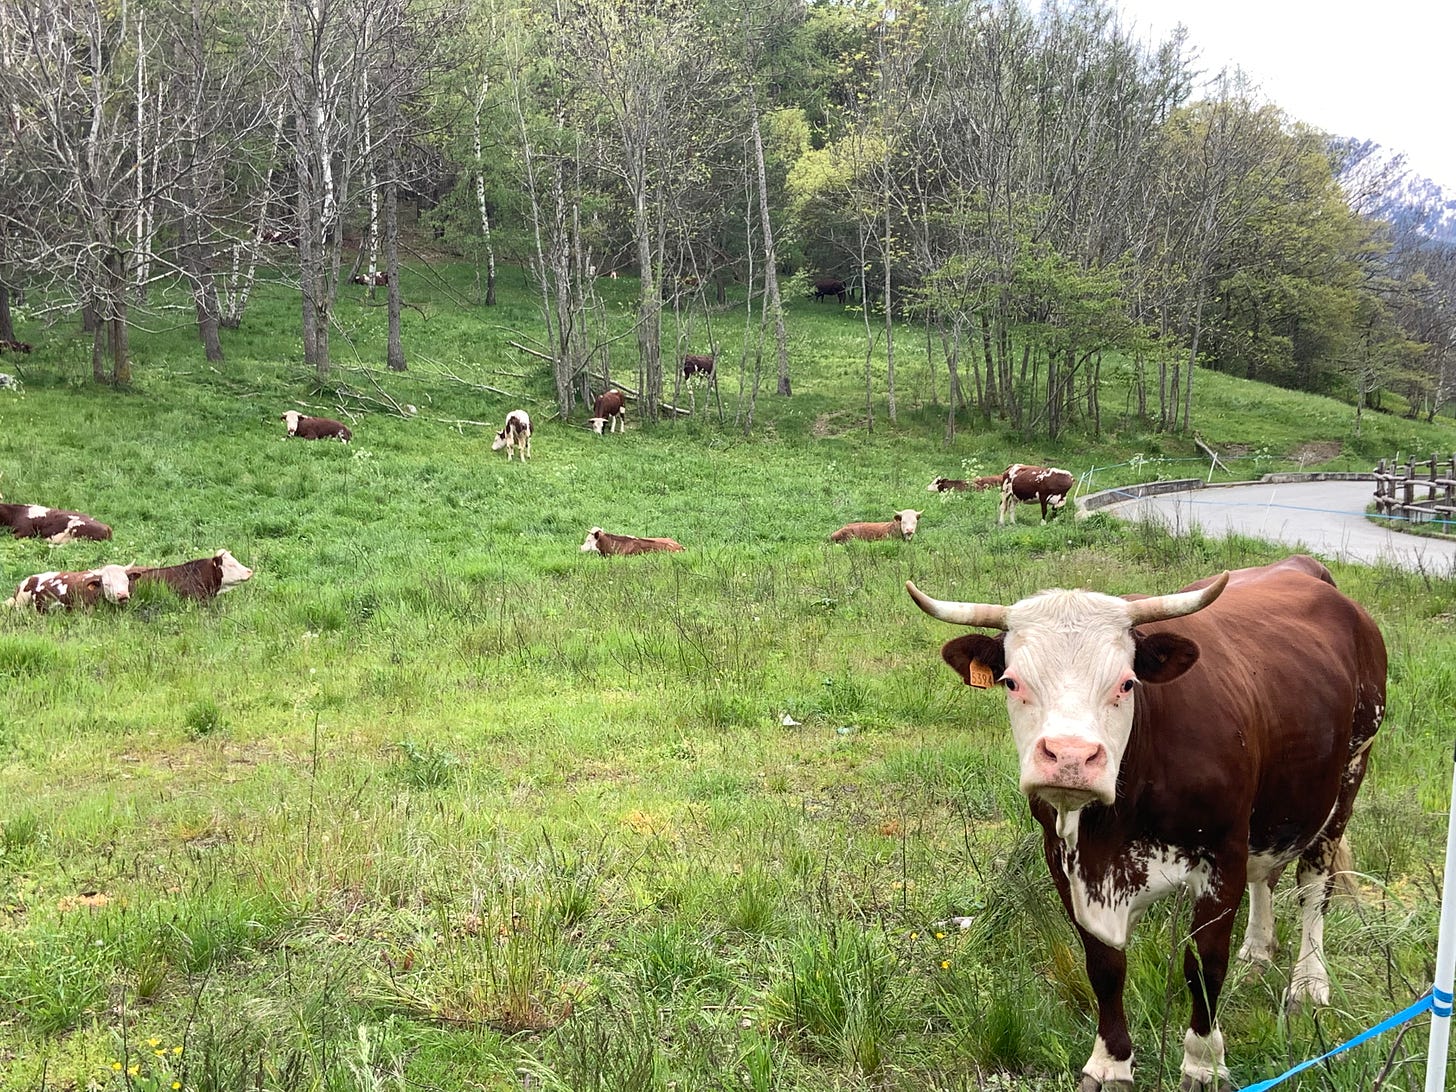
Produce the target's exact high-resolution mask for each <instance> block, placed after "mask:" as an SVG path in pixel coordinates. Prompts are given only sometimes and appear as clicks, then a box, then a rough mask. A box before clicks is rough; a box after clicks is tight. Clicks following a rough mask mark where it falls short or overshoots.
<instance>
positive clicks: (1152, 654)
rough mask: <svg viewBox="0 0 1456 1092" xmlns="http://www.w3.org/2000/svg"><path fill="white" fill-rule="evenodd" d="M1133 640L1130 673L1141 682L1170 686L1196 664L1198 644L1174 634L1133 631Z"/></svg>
mask: <svg viewBox="0 0 1456 1092" xmlns="http://www.w3.org/2000/svg"><path fill="white" fill-rule="evenodd" d="M1132 639H1133V648H1134V652H1133V656H1132V670H1133V673H1134V674H1135V675H1137V677H1138V679H1139V680H1141V681H1142V682H1145V683H1165V682H1172V681H1173V680H1174V679H1176V678H1177V677H1178V676H1179V675H1181V674H1183V672H1185V671H1187V670H1188V669H1189V668H1190V667H1192V666H1193V665H1194V664H1196V663H1197V662H1198V643H1197V642H1196V641H1191V640H1189V639H1188V638H1187V637H1179V636H1178V635H1177V634H1176V633H1141V632H1139V631H1138V630H1133V631H1132Z"/></svg>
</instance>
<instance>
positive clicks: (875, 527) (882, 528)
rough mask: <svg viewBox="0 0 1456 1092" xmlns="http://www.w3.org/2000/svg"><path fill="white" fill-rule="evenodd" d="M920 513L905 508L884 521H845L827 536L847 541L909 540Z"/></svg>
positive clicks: (831, 538)
mask: <svg viewBox="0 0 1456 1092" xmlns="http://www.w3.org/2000/svg"><path fill="white" fill-rule="evenodd" d="M920 516H921V513H919V512H917V511H915V509H913V508H905V509H902V510H901V511H899V512H896V513H895V518H894V519H891V520H886V521H885V522H884V523H846V524H845V525H844V526H843V527H841V528H840V529H839V530H837V531H835V532H834V534H832V535H830V536H829V541H830V542H848V541H849V540H850V539H852V538H857V539H862V540H864V541H866V542H875V541H878V540H879V539H882V538H902V539H904V540H905V541H906V542H909V541H910V540H911V539H912V538H914V537H915V528H916V526H917V525H918V523H919V520H920Z"/></svg>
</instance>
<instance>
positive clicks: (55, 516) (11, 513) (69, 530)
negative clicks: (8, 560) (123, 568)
mask: <svg viewBox="0 0 1456 1092" xmlns="http://www.w3.org/2000/svg"><path fill="white" fill-rule="evenodd" d="M0 527H8V528H9V529H10V533H11V534H12V535H14V536H15V537H16V538H43V539H45V540H46V541H47V542H50V543H53V544H54V545H57V546H60V545H62V544H63V543H66V542H71V541H73V540H74V539H78V538H89V539H91V540H92V541H94V542H103V541H105V540H106V539H108V538H110V537H111V528H110V527H108V526H106V524H104V523H102V522H101V521H100V520H99V519H93V518H92V517H91V516H88V515H86V513H84V512H68V511H65V510H64V509H61V508H47V507H46V506H45V505H43V504H0Z"/></svg>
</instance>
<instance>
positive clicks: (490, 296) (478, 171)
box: [473, 72, 495, 307]
mask: <svg viewBox="0 0 1456 1092" xmlns="http://www.w3.org/2000/svg"><path fill="white" fill-rule="evenodd" d="M489 92H490V73H489V72H487V73H485V74H484V75H483V76H481V78H480V97H479V98H477V99H476V100H475V128H474V130H473V135H474V137H475V203H476V204H477V205H479V206H480V234H481V236H482V237H483V238H484V239H485V305H486V306H487V307H494V306H495V244H494V242H492V241H491V237H490V212H489V211H488V210H487V208H486V204H485V165H484V159H483V157H482V155H481V147H480V112H481V111H482V110H483V109H485V98H486V95H487V94H488V93H489Z"/></svg>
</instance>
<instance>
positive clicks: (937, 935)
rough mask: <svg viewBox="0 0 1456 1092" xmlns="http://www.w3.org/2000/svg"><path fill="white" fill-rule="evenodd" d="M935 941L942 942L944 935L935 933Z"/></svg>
mask: <svg viewBox="0 0 1456 1092" xmlns="http://www.w3.org/2000/svg"><path fill="white" fill-rule="evenodd" d="M935 939H936V940H944V939H945V934H944V933H936V934H935Z"/></svg>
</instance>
